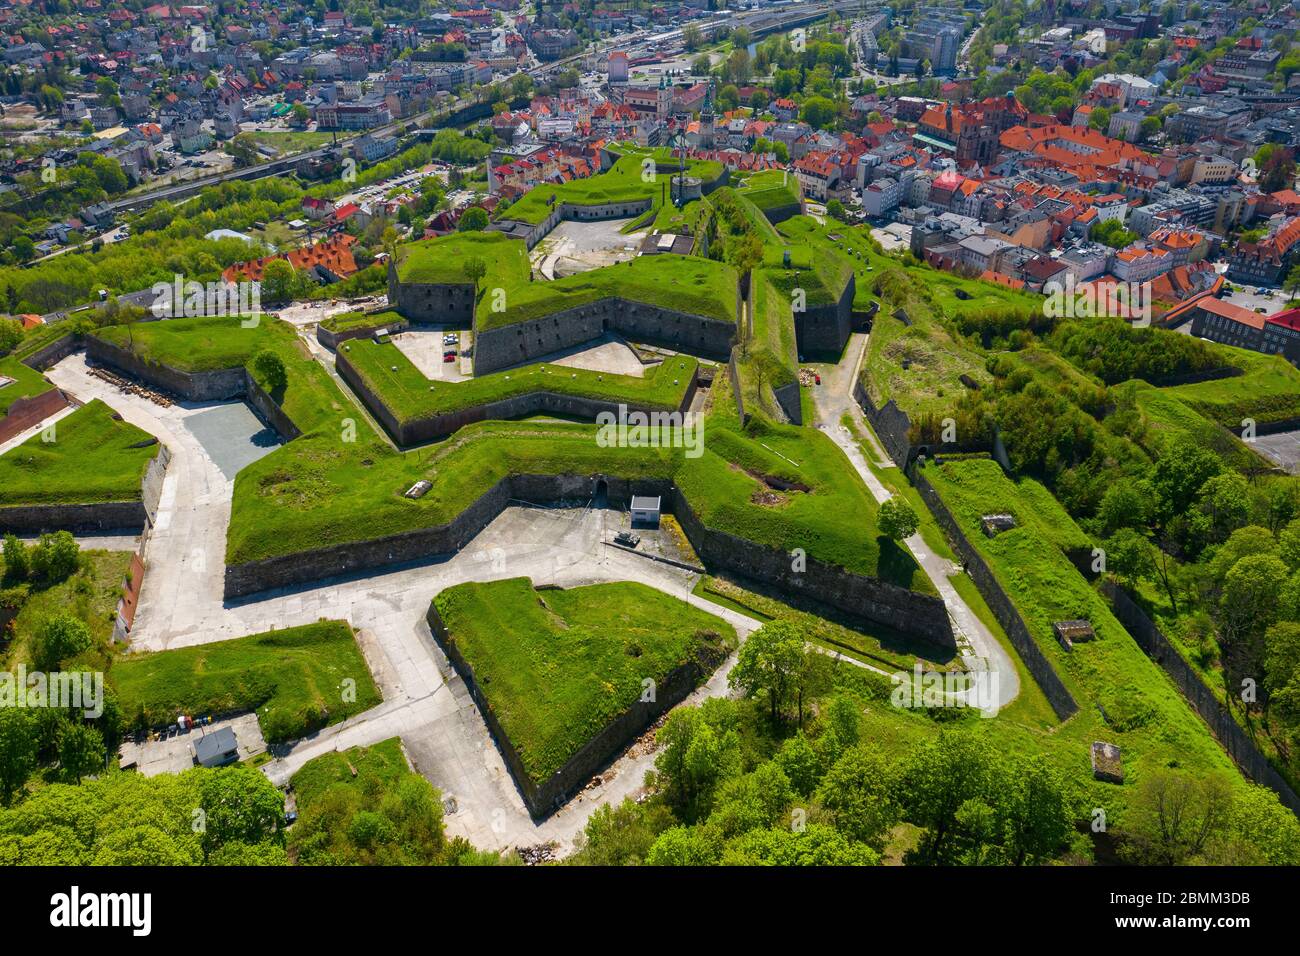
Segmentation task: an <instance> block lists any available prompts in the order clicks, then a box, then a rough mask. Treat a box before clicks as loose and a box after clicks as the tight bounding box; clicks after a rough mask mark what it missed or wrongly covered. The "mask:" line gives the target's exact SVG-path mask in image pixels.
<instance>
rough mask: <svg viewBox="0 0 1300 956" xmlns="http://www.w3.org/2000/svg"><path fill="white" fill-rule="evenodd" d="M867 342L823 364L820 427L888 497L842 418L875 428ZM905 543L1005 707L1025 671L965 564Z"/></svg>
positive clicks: (916, 541) (862, 428) (967, 656)
mask: <svg viewBox="0 0 1300 956" xmlns="http://www.w3.org/2000/svg"><path fill="white" fill-rule="evenodd" d="M866 346H867V336H866V335H865V334H862V333H857V334H854V335H853V336H852V338H851V339H850V340H849V344H848V346H847V347H846V348H845V350H844V355H843V357H842V358H841V360H840V362H839V363H838V364H837V365H819V366H817V367H818V369H819V370H821V376H822V384H821V385H819V386H814V387H813V398H814V402H815V404H816V408H817V427H818V428H820V429H821V430H822V431H824V432H825V433H826V434H827V435H828V436H830V438H831V440H832V441H834V442H835V444H837V445H839V446H840V450H842V451H843V452H844V454H845V455H846V456H848V459H849V461H850V462H851V463H852V464H853V468H854V470H855V471H857V473H858V476H859V477H860V478H861V479H862V482H863V484H865V485H866V486H867V489H868V490H869V491H870V492H871V495H872V497H873V498H875V499H876V501H878V502H881V503H883V502H884V501H886V500H888V499H889V498H891V497H892V496H893V493H892V492H891V491H890V490H889V489H888V488H886V487H885V485H884V484H883V483H882V482H881V481H880V479H879V478H877V477H876V476H875V474H873V473H872V471H871V468H870V467H869V466H868V465H867V462H866V459H865V458H863V456H862V450H861V448H860V447H859V446H858V442H857V440H856V437H855V435H854V434H853V433H851V432H850V431H849V430H848V429H846V428H845V427H844V426H843V425H842V424H841V423H840V419H841V418H843V417H844V415H845V414H848V415H850V416H851V417H852V419H853V422H854V424H855V425H856V426H857V430H858V432H860V433H862V434H867V435H870V434H871V428H870V426H869V425H868V424H867V421H866V419H865V418H864V417H863V414H862V409H861V407H859V405H858V403H857V402H856V401H854V400H853V382H854V381H855V380H856V378H857V375H858V369H859V367H860V366H861V364H862V361H863V359H864V357H865V355H866ZM872 438H873V440H872V441H871V442H870V443H871V444H872V445H873V449H874V451H879V445H878V443H876V442H875V441H874V436H872ZM882 454H883V453H882ZM886 460H887V459H886ZM904 543H905V544H906V545H907V549H908V550H909V551H911V552H912V556H913V557H915V558H916V561H917V563H918V564H919V565H920V566H921V568H922V569H923V570H924V571H925V573H926V576H927V577H929V578H930V580H931V581H932V582H933V583H934V586H935V587H936V588H937V589H938V591H939V596H940V597H941V598H942V599H943V602H944V604H945V605H947V608H948V616H949V618H950V619H951V620H952V625H953V633H954V634H955V635H956V637H957V647H958V650H959V651H960V652H961V657H962V661H963V662H964V663H965V664H966V666H967V667H968V668H970V669H971V670H985V669H987V670H991V671H994V672H995V673H996V674H997V686H996V689H997V696H998V707H999V709H1001V708H1002V707H1005V706H1006V705H1007V704H1009V703H1011V702H1012V701H1013V700H1015V699H1016V697H1017V696H1018V695H1019V693H1020V675H1019V674H1018V673H1017V672H1016V666H1015V662H1014V661H1012V659H1011V655H1010V653H1009V652H1008V651H1007V650H1006V648H1004V647H1003V646H1002V644H1001V643H1000V642H999V641H998V639H997V638H996V637H994V635H993V632H992V631H990V630H989V629H988V627H987V626H986V625H985V624H984V622H983V621H981V620H980V619H979V617H978V615H976V614H975V612H974V611H973V610H972V609H971V607H970V605H968V604H967V603H966V601H965V599H964V598H963V597H962V596H961V595H960V594H958V593H957V589H956V588H954V587H953V586H952V582H951V581H950V580H949V576H950V575H952V574H957V573H961V572H960V569H959V568H957V567H955V566H954V565H953V563H952V562H951V561H949V560H947V559H946V558H943V557H940V556H939V555H938V554H935V552H934V550H933V549H932V548H931V547H930V546H929V545H928V544H927V543H926V541H925V539H924V538H923V537H921V534H920V533H919V532H918V533H916V534H914V535H912V536H911V537H910V538H908V539H907V540H906V541H905V542H904Z"/></svg>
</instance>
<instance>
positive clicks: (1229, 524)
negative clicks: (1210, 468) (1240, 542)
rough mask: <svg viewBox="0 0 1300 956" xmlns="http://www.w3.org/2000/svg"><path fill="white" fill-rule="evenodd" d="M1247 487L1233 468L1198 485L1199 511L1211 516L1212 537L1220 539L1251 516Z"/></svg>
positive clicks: (1216, 539) (1224, 537)
mask: <svg viewBox="0 0 1300 956" xmlns="http://www.w3.org/2000/svg"><path fill="white" fill-rule="evenodd" d="M1249 495H1250V489H1249V487H1248V486H1247V484H1246V479H1245V478H1243V477H1242V476H1241V475H1239V474H1237V473H1236V472H1226V473H1223V474H1218V475H1215V476H1214V477H1212V478H1209V479H1208V480H1206V482H1205V484H1203V485H1201V490H1200V492H1199V495H1198V497H1199V499H1200V506H1201V511H1203V512H1204V513H1205V515H1206V517H1208V518H1209V519H1210V531H1211V537H1212V540H1214V541H1223V540H1224V539H1226V538H1227V537H1228V535H1230V534H1232V532H1233V531H1235V530H1237V529H1238V528H1240V527H1241V526H1243V525H1244V524H1246V522H1247V521H1248V520H1249V519H1250V504H1249Z"/></svg>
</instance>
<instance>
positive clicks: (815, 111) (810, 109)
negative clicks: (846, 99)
mask: <svg viewBox="0 0 1300 956" xmlns="http://www.w3.org/2000/svg"><path fill="white" fill-rule="evenodd" d="M838 114H839V107H837V106H836V105H835V104H834V103H833V102H831V101H830V100H828V99H826V97H824V96H810V97H808V99H806V100H804V103H803V108H802V109H801V110H800V111H799V118H800V119H802V120H803V121H804V122H805V123H807V124H808V125H809V126H814V127H816V128H818V129H825V128H827V127H829V126H830V125H831V124H832V123H833V122H834V121H835V117H836V116H837V115H838Z"/></svg>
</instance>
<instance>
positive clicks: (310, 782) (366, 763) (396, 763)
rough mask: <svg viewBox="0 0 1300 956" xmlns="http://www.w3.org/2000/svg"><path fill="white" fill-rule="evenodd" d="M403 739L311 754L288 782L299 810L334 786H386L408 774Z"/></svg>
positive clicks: (409, 770)
mask: <svg viewBox="0 0 1300 956" xmlns="http://www.w3.org/2000/svg"><path fill="white" fill-rule="evenodd" d="M411 772H412V771H411V768H410V766H409V765H408V764H407V761H406V754H404V753H402V741H401V739H400V738H398V737H390V738H389V739H388V740H381V741H380V742H379V743H377V744H371V745H370V746H369V747H352V748H351V749H349V750H345V751H342V752H341V753H340V752H337V751H336V752H334V753H328V754H325V755H323V756H320V757H314V758H312V759H311V760H308V761H307V762H306V763H305V764H303V765H302V769H301V770H299V771H298V772H297V773H295V774H294V775H293V777H292V778H291V780H290V785H291V786H292V787H293V793H294V797H295V798H296V799H297V801H298V812H299V813H300V814H301V813H302V812H304V811H305V810H308V809H310V808H311V807H312V806H314V805H315V804H316V803H317V802H318V801H319V800H320V799H321V798H322V797H323V796H324V795H325V793H326V791H328V790H330V789H331V788H333V787H339V786H342V787H354V786H357V785H358V783H361V784H363V785H366V784H369V782H370V781H375V782H377V783H378V784H380V785H381V786H383V787H384V788H385V789H388V788H389V787H391V786H392V785H393V784H395V783H397V781H399V780H401V779H402V778H403V777H405V776H406V775H407V774H409V773H411Z"/></svg>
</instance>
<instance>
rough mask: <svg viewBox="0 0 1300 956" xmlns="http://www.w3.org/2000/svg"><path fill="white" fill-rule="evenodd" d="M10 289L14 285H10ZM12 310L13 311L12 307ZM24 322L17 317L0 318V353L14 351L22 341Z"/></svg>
mask: <svg viewBox="0 0 1300 956" xmlns="http://www.w3.org/2000/svg"><path fill="white" fill-rule="evenodd" d="M9 288H10V289H12V288H13V286H10V287H9ZM10 311H13V310H12V309H10ZM22 338H23V324H22V323H21V322H19V321H18V320H17V319H0V355H4V354H5V353H7V352H12V351H13V350H14V347H15V346H17V345H18V343H19V342H21V341H22Z"/></svg>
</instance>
